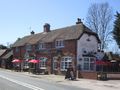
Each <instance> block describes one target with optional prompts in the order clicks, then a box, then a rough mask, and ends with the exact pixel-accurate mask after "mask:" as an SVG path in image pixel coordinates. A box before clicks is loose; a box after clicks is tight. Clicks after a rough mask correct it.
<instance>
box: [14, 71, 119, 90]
mask: <svg viewBox="0 0 120 90" xmlns="http://www.w3.org/2000/svg"><path fill="white" fill-rule="evenodd" d="M15 73H21V74H24V75H28V76H30V77H33V78H38V79H44V80H48V81H49V82H55V83H57V84H62V85H68V86H69V85H70V86H75V87H80V88H85V89H89V90H120V80H107V81H99V80H93V79H81V78H77V79H76V80H74V81H73V80H66V79H65V76H62V75H54V74H50V75H36V74H32V73H28V72H15Z"/></svg>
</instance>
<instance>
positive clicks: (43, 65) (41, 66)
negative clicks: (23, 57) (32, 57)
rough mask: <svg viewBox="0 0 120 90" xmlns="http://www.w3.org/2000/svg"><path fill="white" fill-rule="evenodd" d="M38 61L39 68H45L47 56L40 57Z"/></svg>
mask: <svg viewBox="0 0 120 90" xmlns="http://www.w3.org/2000/svg"><path fill="white" fill-rule="evenodd" d="M39 60H40V62H39V67H40V68H41V69H46V62H47V58H46V57H41V58H40V59H39Z"/></svg>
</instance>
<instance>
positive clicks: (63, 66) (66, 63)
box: [60, 56, 72, 71]
mask: <svg viewBox="0 0 120 90" xmlns="http://www.w3.org/2000/svg"><path fill="white" fill-rule="evenodd" d="M70 65H72V57H70V56H65V57H62V59H61V63H60V70H61V71H67V68H69V67H70Z"/></svg>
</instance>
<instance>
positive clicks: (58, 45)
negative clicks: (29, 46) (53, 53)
mask: <svg viewBox="0 0 120 90" xmlns="http://www.w3.org/2000/svg"><path fill="white" fill-rule="evenodd" d="M55 47H56V48H62V47H64V40H56V41H55Z"/></svg>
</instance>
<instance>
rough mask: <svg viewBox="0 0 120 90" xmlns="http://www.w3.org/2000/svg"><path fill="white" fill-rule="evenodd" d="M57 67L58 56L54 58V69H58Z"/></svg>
mask: <svg viewBox="0 0 120 90" xmlns="http://www.w3.org/2000/svg"><path fill="white" fill-rule="evenodd" d="M57 67H58V63H57V58H56V57H54V58H53V69H54V70H57Z"/></svg>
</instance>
